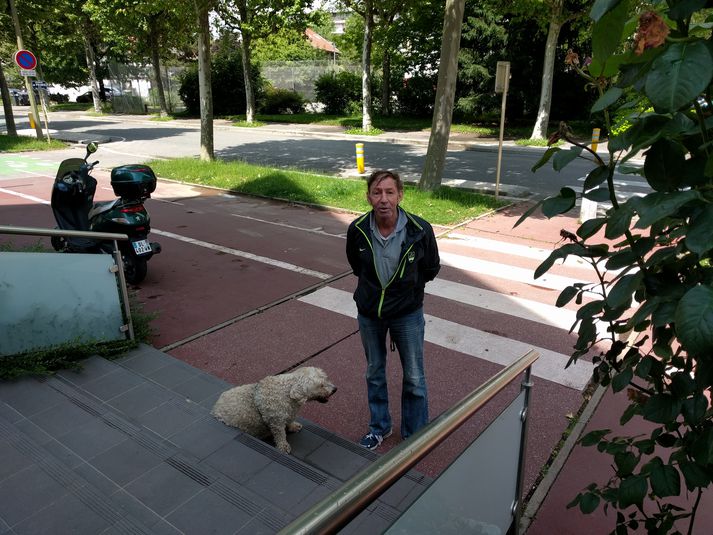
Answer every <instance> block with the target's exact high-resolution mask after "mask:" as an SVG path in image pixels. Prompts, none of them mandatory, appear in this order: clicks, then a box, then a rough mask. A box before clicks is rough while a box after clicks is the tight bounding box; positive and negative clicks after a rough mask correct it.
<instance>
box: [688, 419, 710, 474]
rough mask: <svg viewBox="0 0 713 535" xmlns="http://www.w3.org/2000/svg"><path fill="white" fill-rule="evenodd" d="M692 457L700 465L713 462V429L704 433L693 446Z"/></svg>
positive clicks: (691, 448)
mask: <svg viewBox="0 0 713 535" xmlns="http://www.w3.org/2000/svg"><path fill="white" fill-rule="evenodd" d="M690 450H691V455H692V456H693V459H694V460H695V461H696V462H697V463H698V464H703V465H706V464H709V463H711V462H713V428H710V427H709V428H708V429H706V430H705V431H703V432H702V433H701V434H700V435H699V436H698V437H697V438H696V439H695V440H694V441H693V444H691V447H690Z"/></svg>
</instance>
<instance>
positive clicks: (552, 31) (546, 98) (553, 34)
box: [530, 0, 564, 139]
mask: <svg viewBox="0 0 713 535" xmlns="http://www.w3.org/2000/svg"><path fill="white" fill-rule="evenodd" d="M563 9H564V2H563V0H554V2H553V3H552V18H551V19H550V28H549V31H548V32H547V42H546V44H545V62H544V65H543V66H542V87H541V89H540V105H539V107H538V110H537V121H536V122H535V127H534V128H533V129H532V135H531V136H530V139H544V138H546V137H547V125H548V124H549V122H550V108H551V106H552V79H553V77H554V68H555V52H556V51H557V40H558V39H559V34H560V30H561V29H562V22H561V21H562V10H563Z"/></svg>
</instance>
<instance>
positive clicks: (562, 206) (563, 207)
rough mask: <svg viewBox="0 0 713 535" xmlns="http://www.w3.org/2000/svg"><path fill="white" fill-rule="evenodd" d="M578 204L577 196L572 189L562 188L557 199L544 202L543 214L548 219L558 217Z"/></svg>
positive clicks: (549, 198)
mask: <svg viewBox="0 0 713 535" xmlns="http://www.w3.org/2000/svg"><path fill="white" fill-rule="evenodd" d="M576 202H577V194H576V193H575V192H574V190H573V189H572V188H562V189H561V190H560V194H559V195H558V196H557V197H547V198H546V199H545V200H544V201H543V202H542V213H543V214H544V215H545V217H547V218H548V219H549V218H551V217H554V216H556V215H560V214H564V213H565V212H568V211H569V210H571V209H572V208H574V205H575V203H576Z"/></svg>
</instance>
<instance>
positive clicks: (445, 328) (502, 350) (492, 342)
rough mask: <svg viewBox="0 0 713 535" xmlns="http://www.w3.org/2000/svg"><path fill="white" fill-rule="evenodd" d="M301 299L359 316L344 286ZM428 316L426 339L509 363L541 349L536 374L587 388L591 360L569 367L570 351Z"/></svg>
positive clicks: (534, 366)
mask: <svg viewBox="0 0 713 535" xmlns="http://www.w3.org/2000/svg"><path fill="white" fill-rule="evenodd" d="M299 300H300V301H302V302H303V303H307V304H310V305H314V306H317V307H320V308H323V309H326V310H330V311H332V312H336V313H338V314H342V315H344V316H349V317H352V318H356V316H357V311H356V305H355V304H354V301H353V300H352V296H351V294H350V293H349V292H346V291H344V290H338V289H336V288H331V287H329V286H327V287H324V288H320V289H319V290H317V291H315V292H313V293H311V294H307V295H305V296H302V297H300V298H299ZM425 317H426V341H427V342H429V343H432V344H436V345H438V346H441V347H445V348H447V349H452V350H454V351H458V352H459V353H463V354H465V355H470V356H473V357H477V358H480V359H483V360H486V361H488V362H492V363H494V364H500V365H502V366H507V365H508V364H510V363H512V362H514V361H515V360H517V359H518V358H519V357H521V356H522V355H524V354H525V353H526V352H527V351H529V350H530V349H534V350H535V351H537V352H538V353H540V358H539V360H538V361H537V362H535V364H534V365H533V367H532V373H533V375H535V376H536V377H540V378H542V379H547V380H548V381H552V382H555V383H557V384H560V385H563V386H566V387H569V388H575V389H577V390H583V389H584V387H585V386H586V385H587V383H588V382H589V379H590V378H591V376H592V369H593V367H592V364H591V363H590V362H586V361H583V360H580V361H579V362H577V364H574V365H572V366H570V367H569V368H567V369H565V364H566V363H567V360H568V358H569V357H567V355H563V354H561V353H556V352H554V351H550V350H549V349H544V348H539V347H533V346H531V345H529V344H525V343H523V342H519V341H517V340H511V339H508V338H505V337H502V336H497V335H494V334H490V333H486V332H484V331H480V330H478V329H474V328H472V327H468V326H465V325H460V324H458V323H455V322H452V321H448V320H444V319H441V318H437V317H435V316H431V315H428V314H426V315H425Z"/></svg>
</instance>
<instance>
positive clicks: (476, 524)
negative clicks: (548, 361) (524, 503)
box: [386, 391, 525, 535]
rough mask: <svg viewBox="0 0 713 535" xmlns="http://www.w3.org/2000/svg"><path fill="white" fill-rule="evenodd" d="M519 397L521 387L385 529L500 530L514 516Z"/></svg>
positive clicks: (485, 533) (489, 534) (487, 533)
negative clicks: (488, 423)
mask: <svg viewBox="0 0 713 535" xmlns="http://www.w3.org/2000/svg"><path fill="white" fill-rule="evenodd" d="M524 403H525V392H524V391H523V392H521V393H520V395H519V396H518V397H517V398H515V400H514V401H513V402H512V403H511V404H510V405H509V406H508V407H507V408H506V409H505V410H504V411H503V412H502V413H501V414H500V415H499V416H498V418H497V419H496V420H495V421H494V422H493V423H491V424H490V425H489V426H488V428H487V429H486V430H485V431H483V432H482V433H481V434H480V436H479V437H478V438H477V439H476V440H475V442H473V443H472V444H471V445H470V446H468V449H466V450H465V451H464V452H463V453H462V454H461V455H460V457H458V458H457V459H456V460H455V461H454V462H453V464H451V465H450V466H449V467H448V468H447V469H446V470H445V471H444V472H443V474H441V476H440V477H439V478H438V479H436V481H434V482H433V483H432V484H431V486H430V487H428V488H427V489H426V491H425V492H424V493H423V494H421V496H420V497H419V498H418V499H417V500H416V501H415V502H414V503H413V505H412V506H411V507H410V508H409V509H407V510H406V511H404V513H403V515H401V517H400V518H399V519H398V520H397V521H396V522H395V523H394V524H393V525H392V526H391V527H390V528H389V530H388V531H387V532H386V533H389V534H396V533H403V534H408V535H413V534H415V533H423V534H433V533H438V534H439V535H441V534H447V533H453V534H458V535H460V534H463V533H473V534H482V535H505V534H506V533H507V532H508V530H509V529H510V525H511V524H512V522H513V520H514V516H513V514H512V504H513V502H514V501H515V493H516V489H517V466H518V459H519V455H520V434H521V431H522V421H521V420H520V414H521V412H522V409H523V408H524Z"/></svg>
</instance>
